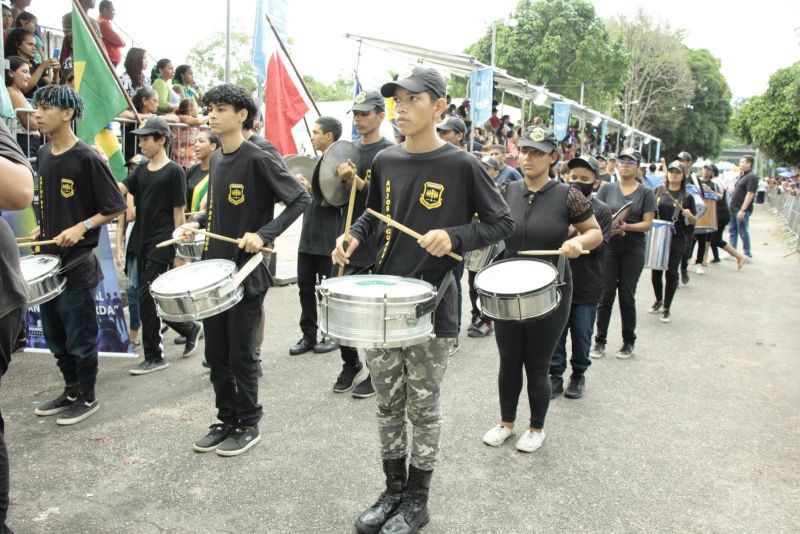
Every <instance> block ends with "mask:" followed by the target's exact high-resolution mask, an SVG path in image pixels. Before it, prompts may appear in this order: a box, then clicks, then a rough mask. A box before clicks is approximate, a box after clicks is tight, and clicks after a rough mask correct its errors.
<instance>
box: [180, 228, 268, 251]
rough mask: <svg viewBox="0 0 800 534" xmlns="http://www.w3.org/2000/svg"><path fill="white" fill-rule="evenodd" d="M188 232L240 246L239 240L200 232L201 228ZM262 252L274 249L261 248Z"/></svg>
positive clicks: (191, 229)
mask: <svg viewBox="0 0 800 534" xmlns="http://www.w3.org/2000/svg"><path fill="white" fill-rule="evenodd" d="M186 230H188V231H190V232H193V233H195V234H200V235H204V236H206V237H210V238H211V239H219V240H220V241H225V242H226V243H233V244H234V245H238V244H239V240H238V239H234V238H232V237H228V236H224V235H220V234H214V233H212V232H206V231H205V230H200V229H199V228H191V227H189V228H186ZM261 252H272V249H271V248H268V247H261Z"/></svg>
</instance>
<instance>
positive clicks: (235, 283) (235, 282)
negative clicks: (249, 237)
mask: <svg viewBox="0 0 800 534" xmlns="http://www.w3.org/2000/svg"><path fill="white" fill-rule="evenodd" d="M263 259H264V255H263V254H262V253H261V252H257V253H256V254H253V257H252V258H250V259H249V260H247V263H245V264H244V265H242V268H241V269H239V270H238V271H237V272H236V274H234V275H233V278H231V281H230V282H228V283H227V284H226V285H225V286H224V287H222V288H221V289H220V290H219V292H220V295H221V296H225V295H227V294H229V293H233V292H234V291H236V288H238V287H239V286H240V285H242V282H244V279H245V278H247V277H248V276H249V275H250V273H252V272H253V271H254V270H255V269H256V267H258V265H259V264H260V263H261V261H262V260H263Z"/></svg>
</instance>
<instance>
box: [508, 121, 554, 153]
mask: <svg viewBox="0 0 800 534" xmlns="http://www.w3.org/2000/svg"><path fill="white" fill-rule="evenodd" d="M517 147H519V148H522V147H532V148H535V149H537V150H541V151H542V152H546V153H548V154H549V153H550V152H552V151H554V150H556V149H558V141H557V140H556V136H555V134H554V133H553V130H551V129H550V128H546V127H544V126H534V127H533V128H528V129H527V130H525V131H524V132H523V133H522V137H520V138H519V141H517Z"/></svg>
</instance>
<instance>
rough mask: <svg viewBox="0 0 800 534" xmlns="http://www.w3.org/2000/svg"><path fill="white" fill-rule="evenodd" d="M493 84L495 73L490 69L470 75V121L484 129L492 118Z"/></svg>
mask: <svg viewBox="0 0 800 534" xmlns="http://www.w3.org/2000/svg"><path fill="white" fill-rule="evenodd" d="M493 82H494V71H493V70H492V69H490V68H489V69H481V70H476V71H473V72H470V73H469V97H470V99H472V102H471V105H470V107H469V109H470V120H471V121H472V124H474V125H475V126H476V127H482V126H483V124H484V123H485V122H486V121H487V120H489V117H491V116H492V98H493V96H494V86H493Z"/></svg>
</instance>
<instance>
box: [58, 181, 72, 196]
mask: <svg viewBox="0 0 800 534" xmlns="http://www.w3.org/2000/svg"><path fill="white" fill-rule="evenodd" d="M61 196H62V197H64V198H69V197H72V196H75V182H73V181H72V180H70V179H69V178H62V179H61Z"/></svg>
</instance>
